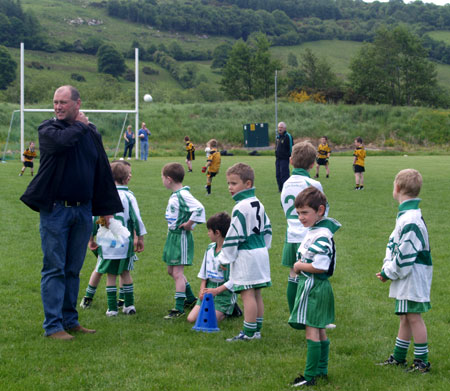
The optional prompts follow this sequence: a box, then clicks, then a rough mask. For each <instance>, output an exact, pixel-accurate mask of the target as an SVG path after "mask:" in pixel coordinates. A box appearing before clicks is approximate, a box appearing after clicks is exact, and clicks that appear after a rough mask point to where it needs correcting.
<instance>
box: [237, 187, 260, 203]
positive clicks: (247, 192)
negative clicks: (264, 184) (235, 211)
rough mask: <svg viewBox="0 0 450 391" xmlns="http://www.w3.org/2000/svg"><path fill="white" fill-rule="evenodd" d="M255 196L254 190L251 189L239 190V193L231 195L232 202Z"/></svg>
mask: <svg viewBox="0 0 450 391" xmlns="http://www.w3.org/2000/svg"><path fill="white" fill-rule="evenodd" d="M254 196H255V188H254V187H252V188H250V189H245V190H241V191H240V192H238V193H236V194H235V195H233V200H235V201H236V202H239V201H242V200H245V199H246V198H250V197H254Z"/></svg>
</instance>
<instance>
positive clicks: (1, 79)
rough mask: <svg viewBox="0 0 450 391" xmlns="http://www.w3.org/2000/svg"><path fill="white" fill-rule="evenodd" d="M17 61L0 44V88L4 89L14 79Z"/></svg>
mask: <svg viewBox="0 0 450 391" xmlns="http://www.w3.org/2000/svg"><path fill="white" fill-rule="evenodd" d="M16 68H17V63H16V62H15V61H14V60H13V58H12V57H11V55H10V54H9V52H8V49H6V48H5V47H4V46H0V90H6V89H7V88H8V86H9V85H10V84H11V83H12V82H13V81H14V80H16V76H17V75H16Z"/></svg>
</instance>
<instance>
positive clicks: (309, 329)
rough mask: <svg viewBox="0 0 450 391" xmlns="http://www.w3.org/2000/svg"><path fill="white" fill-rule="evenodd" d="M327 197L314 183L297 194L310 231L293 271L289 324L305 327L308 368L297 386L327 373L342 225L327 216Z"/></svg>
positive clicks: (309, 383) (302, 218)
mask: <svg viewBox="0 0 450 391" xmlns="http://www.w3.org/2000/svg"><path fill="white" fill-rule="evenodd" d="M326 207H327V199H326V197H325V195H324V194H323V193H322V192H321V191H320V190H318V189H316V188H315V187H313V186H310V187H308V188H306V189H305V190H303V191H302V192H301V193H300V194H299V195H297V197H296V198H295V209H296V210H297V213H298V218H299V220H300V222H301V223H302V224H303V226H304V227H307V228H308V233H307V234H306V236H305V238H304V239H303V241H302V243H301V245H300V247H299V249H298V261H297V262H296V263H295V265H294V271H295V272H296V273H298V290H297V296H296V298H295V305H294V309H293V310H292V313H291V316H290V318H289V325H290V326H292V327H293V328H295V329H305V331H306V343H307V349H308V351H307V355H306V368H305V371H304V372H303V374H300V375H299V376H298V377H297V378H295V380H294V381H293V382H292V386H294V387H305V386H312V385H314V384H315V378H316V377H326V376H327V373H328V355H329V350H330V341H329V340H328V338H327V334H326V326H327V325H328V324H330V323H333V322H334V296H333V290H332V289H331V285H330V282H329V281H328V279H329V277H331V276H332V275H333V272H334V269H335V262H336V249H335V245H334V240H333V235H334V233H335V232H336V231H337V230H338V229H339V228H340V227H341V224H340V223H339V222H337V221H336V220H334V219H331V218H329V217H325V210H326Z"/></svg>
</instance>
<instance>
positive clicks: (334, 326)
mask: <svg viewBox="0 0 450 391" xmlns="http://www.w3.org/2000/svg"><path fill="white" fill-rule="evenodd" d="M325 328H326V329H328V330H333V329H335V328H336V325H335V324H334V323H329V324H327V325H326V326H325Z"/></svg>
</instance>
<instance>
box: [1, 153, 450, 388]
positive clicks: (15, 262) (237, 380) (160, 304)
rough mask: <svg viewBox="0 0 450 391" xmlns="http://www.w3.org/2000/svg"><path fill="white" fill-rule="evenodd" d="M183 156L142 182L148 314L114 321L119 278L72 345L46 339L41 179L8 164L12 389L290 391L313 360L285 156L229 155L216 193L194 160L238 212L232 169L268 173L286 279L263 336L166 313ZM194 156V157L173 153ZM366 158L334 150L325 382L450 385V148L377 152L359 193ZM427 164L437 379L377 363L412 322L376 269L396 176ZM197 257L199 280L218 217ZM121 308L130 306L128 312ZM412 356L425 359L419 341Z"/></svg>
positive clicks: (149, 169)
mask: <svg viewBox="0 0 450 391" xmlns="http://www.w3.org/2000/svg"><path fill="white" fill-rule="evenodd" d="M170 160H171V158H150V160H149V161H148V162H147V163H144V162H140V161H139V162H134V161H133V163H132V165H133V178H132V180H131V183H130V188H131V189H132V190H133V192H134V193H135V195H136V197H137V199H138V202H139V205H140V209H141V212H142V215H143V219H144V222H145V224H146V226H147V230H148V235H147V236H146V239H145V245H146V249H145V251H144V253H143V254H142V255H141V257H140V258H141V259H140V260H139V261H138V263H137V264H136V269H135V271H134V272H133V278H134V282H135V295H136V308H137V315H136V316H132V317H131V316H130V317H127V316H118V317H117V318H115V319H111V318H107V317H106V316H105V311H106V294H105V290H104V286H105V281H102V282H101V283H100V286H99V289H98V291H97V295H96V298H95V300H94V303H93V308H92V309H91V310H80V322H81V324H83V325H85V326H87V327H92V328H95V329H97V333H96V334H95V335H81V336H77V337H76V338H75V340H74V341H71V342H63V341H53V340H48V339H46V338H44V337H43V330H42V328H41V325H42V321H43V311H42V305H41V299H40V269H41V266H42V254H41V250H40V239H39V215H38V214H37V213H35V212H32V211H31V210H30V209H28V208H26V207H25V206H24V205H23V204H22V203H21V202H20V201H19V197H20V195H21V194H22V192H23V191H24V189H25V188H26V186H27V184H28V181H29V179H30V176H29V172H28V171H27V173H26V175H25V176H23V177H18V176H17V175H18V172H19V170H20V167H21V165H20V162H18V161H10V162H8V163H6V164H1V165H0V183H1V184H2V186H1V187H0V197H1V200H2V202H1V203H0V213H1V216H2V219H3V226H4V234H3V235H1V236H0V259H1V261H0V297H2V316H1V328H0V330H1V332H0V361H1V365H0V384H2V386H1V387H0V388H1V389H2V390H5V391H6V390H14V391H16V390H110V389H121V390H183V391H184V390H211V389H214V390H283V389H286V390H287V389H289V387H288V386H287V384H288V383H289V382H290V381H291V380H292V379H293V378H294V377H295V376H296V374H297V373H298V372H300V371H302V370H303V369H304V365H305V359H306V343H305V338H304V332H300V331H296V330H294V329H292V328H290V327H289V326H288V324H287V318H288V310H287V302H286V298H285V291H286V284H287V276H288V270H287V269H286V268H284V267H282V266H281V265H280V261H281V250H282V246H283V240H284V234H285V226H286V222H285V219H284V217H283V212H282V209H281V206H280V200H279V193H278V192H277V190H276V189H277V187H276V181H275V172H274V171H275V170H274V158H273V157H250V156H248V157H237V156H234V157H224V158H223V160H222V162H223V163H222V170H221V173H220V174H219V175H218V177H216V178H214V182H213V194H212V195H211V196H210V197H206V196H205V195H204V184H205V177H204V175H202V174H200V167H201V166H202V165H203V161H202V160H203V159H202V158H201V157H200V156H199V157H198V158H197V160H196V161H195V162H194V173H193V174H188V175H187V176H186V180H185V181H184V183H185V184H186V185H189V186H191V189H192V193H193V194H194V195H195V196H196V197H197V198H198V199H199V200H200V201H201V202H202V203H203V204H204V205H205V208H206V214H207V216H210V215H212V214H213V213H216V212H218V211H222V210H226V211H228V212H230V211H231V209H232V207H233V201H232V199H231V197H230V196H229V194H228V192H227V189H226V183H225V170H226V168H227V167H229V166H230V165H232V164H233V163H235V162H237V161H243V162H246V163H249V164H251V165H252V166H253V167H254V169H255V171H256V183H255V185H256V194H257V196H258V197H259V198H260V200H261V201H262V202H263V204H264V205H265V208H266V211H267V214H268V215H269V217H270V219H271V222H272V227H273V241H272V248H271V250H270V256H271V271H272V282H273V287H272V288H269V289H266V290H265V291H264V292H263V296H264V302H265V315H264V326H263V329H262V334H263V338H262V339H261V340H259V341H252V342H249V343H233V344H231V343H227V342H226V341H225V338H228V337H230V336H233V335H235V334H236V333H237V332H238V331H239V330H240V329H241V327H242V318H241V319H234V320H229V321H228V320H227V321H225V322H223V323H222V324H220V325H219V327H220V329H221V330H220V332H218V333H213V334H204V333H197V332H195V331H192V330H191V325H190V324H188V323H187V322H186V321H185V320H184V319H179V320H177V321H174V322H168V321H165V320H163V316H164V315H165V314H166V312H167V310H168V309H170V308H171V307H172V305H173V294H174V286H173V282H172V281H171V279H170V278H169V276H168V275H167V273H166V268H165V266H164V264H163V262H162V261H161V254H162V249H163V245H164V240H165V235H166V224H165V221H164V210H165V207H166V203H167V200H168V197H169V195H170V194H169V192H168V191H167V190H166V189H165V188H164V187H163V186H162V184H161V179H160V170H161V167H162V166H163V165H164V164H165V163H166V162H167V161H170ZM173 160H174V161H179V162H182V158H173ZM351 163H352V158H351V157H350V156H348V157H332V159H331V178H329V179H321V181H322V183H323V186H324V191H325V193H326V194H327V196H328V199H329V203H330V207H331V208H330V216H331V217H334V218H336V219H337V220H339V221H340V222H341V223H342V229H341V230H340V231H338V233H337V234H336V236H335V240H336V247H337V251H338V258H337V267H336V272H335V275H334V276H333V277H332V279H331V284H332V286H333V289H334V293H335V299H336V322H335V323H336V324H337V328H336V329H335V330H331V331H330V332H329V334H328V335H329V338H330V340H331V355H330V367H329V382H328V383H320V384H319V385H318V386H317V387H315V389H318V390H355V391H357V390H370V391H372V390H380V391H381V390H383V391H384V390H387V389H390V390H396V391H403V390H408V391H410V390H417V391H419V390H420V391H422V390H433V391H444V390H448V384H449V381H450V358H449V354H448V349H449V342H448V330H449V324H450V316H449V313H448V277H447V276H448V275H449V273H450V266H449V263H448V262H447V255H448V230H446V229H443V228H444V227H445V226H447V225H448V214H447V212H444V210H445V208H446V205H447V204H448V201H449V196H448V186H447V185H446V184H445V180H444V179H443V175H444V176H445V175H446V174H445V173H446V172H447V170H448V167H449V164H450V157H449V156H439V157H433V156H414V157H403V156H395V157H373V156H369V157H368V158H367V172H366V189H365V190H364V191H360V192H355V191H353V190H352V189H353V185H354V179H353V173H352V171H351ZM407 167H412V168H417V169H419V170H420V171H421V173H422V175H423V177H424V188H423V192H422V194H421V197H422V198H423V202H422V205H421V206H422V210H423V214H424V217H425V220H426V222H427V225H428V228H429V233H430V241H431V248H432V256H433V263H434V279H433V286H432V300H431V301H432V305H433V308H432V310H431V311H430V312H429V313H427V314H426V315H425V316H424V318H425V321H426V324H427V326H428V334H429V343H430V362H431V363H432V372H431V373H430V374H428V375H414V374H406V373H404V372H403V371H402V370H401V369H399V368H382V367H377V366H375V365H374V364H375V363H376V362H378V361H380V360H384V359H386V358H387V357H388V356H389V354H390V353H391V350H392V349H393V344H394V341H395V336H396V331H397V328H398V319H397V317H396V316H395V315H394V314H393V310H394V302H393V300H392V299H389V298H388V284H381V283H380V282H379V281H378V280H377V279H376V277H375V273H376V272H377V271H379V270H380V267H381V264H382V259H383V257H384V250H385V245H386V243H387V239H388V236H389V234H390V233H391V231H392V229H393V227H394V224H395V216H396V211H397V205H396V203H395V201H394V200H393V199H392V181H393V178H394V176H395V174H396V173H397V171H398V170H400V169H402V168H407ZM194 236H195V244H196V253H195V262H194V266H193V267H190V268H187V269H186V275H187V277H188V279H189V281H190V282H191V285H192V286H193V288H194V291H197V290H198V287H199V285H200V283H199V280H198V279H197V277H196V276H197V273H198V269H199V267H200V265H201V259H202V256H203V251H204V250H205V249H206V246H207V244H208V238H207V235H206V227H205V225H200V226H198V227H197V228H196V230H195V234H194ZM94 266H95V258H94V256H93V255H92V254H87V256H86V261H85V265H84V268H83V270H82V272H81V285H80V298H81V296H82V295H83V294H84V290H85V288H86V284H87V282H88V279H89V275H90V273H91V271H92V269H93V268H94ZM120 315H121V314H120ZM408 359H409V360H412V349H410V352H409V355H408Z"/></svg>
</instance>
